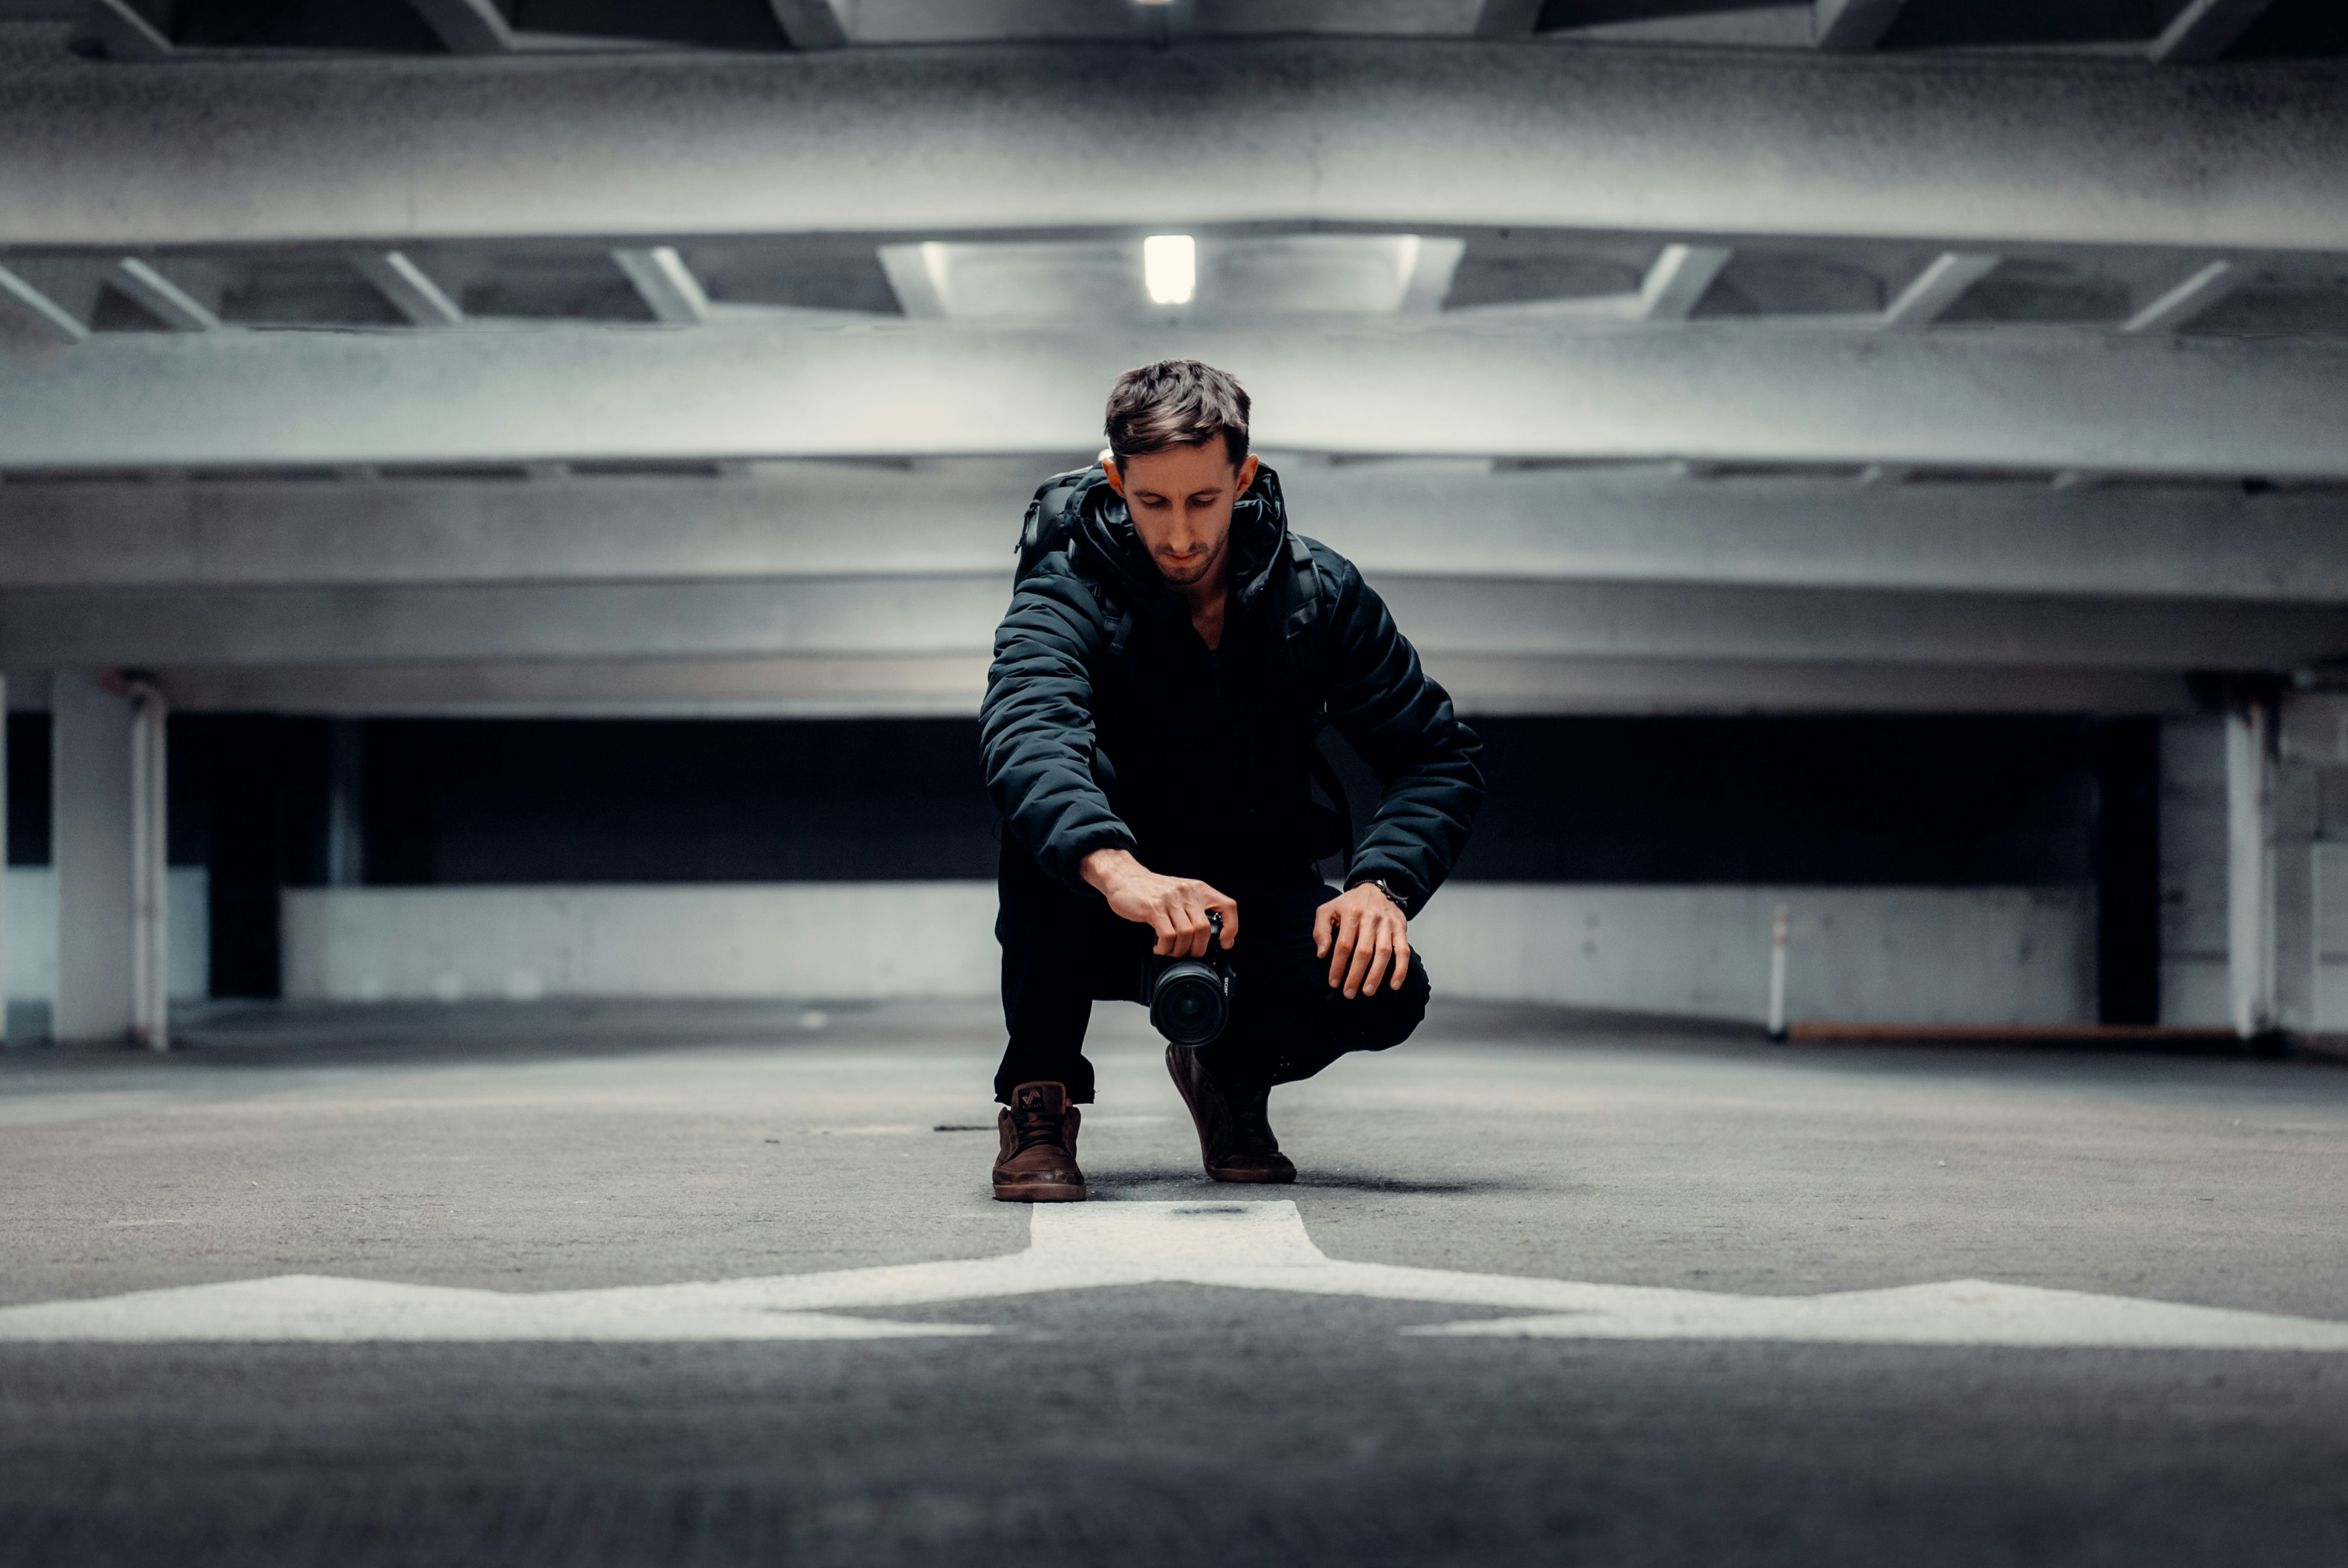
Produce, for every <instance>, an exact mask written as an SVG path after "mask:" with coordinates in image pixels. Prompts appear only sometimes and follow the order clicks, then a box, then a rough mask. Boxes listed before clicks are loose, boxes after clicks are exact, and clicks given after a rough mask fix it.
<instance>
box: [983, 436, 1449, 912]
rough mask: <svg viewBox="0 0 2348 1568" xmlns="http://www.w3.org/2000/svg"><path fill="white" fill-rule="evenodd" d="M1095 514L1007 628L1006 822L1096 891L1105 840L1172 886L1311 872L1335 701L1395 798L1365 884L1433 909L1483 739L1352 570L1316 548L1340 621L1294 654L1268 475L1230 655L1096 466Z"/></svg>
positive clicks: (991, 715)
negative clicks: (1097, 860) (1203, 629)
mask: <svg viewBox="0 0 2348 1568" xmlns="http://www.w3.org/2000/svg"><path fill="white" fill-rule="evenodd" d="M1075 504H1076V506H1077V508H1078V509H1079V515H1078V521H1077V523H1076V536H1075V539H1074V541H1073V542H1072V543H1071V544H1070V546H1069V547H1068V549H1067V550H1066V551H1065V552H1054V553H1052V554H1050V555H1047V556H1045V558H1044V560H1043V561H1042V562H1041V563H1040V564H1038V565H1037V566H1036V568H1035V570H1034V571H1033V572H1032V573H1029V574H1028V576H1027V577H1026V578H1025V580H1024V581H1023V582H1021V583H1020V584H1019V586H1018V588H1017V589H1016V590H1015V591H1014V593H1013V594H1012V596H1011V608H1010V610H1009V611H1008V613H1006V614H1004V617H1003V624H1001V625H1000V626H998V627H997V628H996V629H995V634H994V665H993V666H992V667H991V668H990V669H989V670H988V671H987V676H986V700H985V703H984V706H983V707H982V709H981V710H980V712H981V717H980V729H981V737H982V745H983V749H984V757H985V768H986V786H987V789H988V791H989V792H990V793H991V794H992V795H993V796H994V802H995V805H996V806H997V807H998V808H999V809H1000V810H1002V812H1003V815H1004V820H1005V822H1006V824H1007V830H1008V831H1009V832H1010V833H1011V834H1012V835H1013V837H1014V838H1015V839H1016V840H1017V841H1018V842H1019V843H1021V844H1023V845H1025V847H1026V848H1027V850H1028V851H1031V852H1032V853H1033V854H1034V855H1035V858H1036V860H1037V861H1038V862H1039V863H1040V864H1041V865H1042V866H1043V868H1044V869H1045V872H1048V873H1049V874H1051V875H1052V876H1054V877H1056V879H1058V880H1059V881H1060V882H1064V883H1066V885H1067V886H1068V887H1070V888H1072V889H1075V890H1077V891H1079V892H1089V891H1090V889H1089V887H1088V886H1087V884H1086V882H1085V881H1084V879H1083V878H1082V876H1081V875H1080V874H1079V873H1078V871H1077V867H1078V864H1079V862H1081V861H1083V859H1084V857H1085V856H1086V855H1087V854H1090V853H1091V852H1092V851H1095V850H1097V849H1104V848H1123V849H1128V850H1132V851H1134V852H1135V853H1136V854H1138V855H1139V856H1140V858H1141V860H1142V861H1143V862H1144V863H1145V864H1147V865H1148V866H1149V868H1150V869H1151V870H1153V871H1159V872H1167V873H1168V874H1196V875H1209V874H1211V873H1215V872H1224V873H1226V874H1227V873H1229V872H1231V871H1232V870H1234V869H1244V868H1247V867H1253V866H1261V867H1268V868H1276V869H1278V870H1282V871H1290V870H1301V869H1302V868H1303V865H1304V864H1305V863H1306V862H1308V861H1311V860H1312V859H1313V858H1314V856H1315V853H1316V852H1317V851H1316V846H1315V845H1314V844H1313V839H1314V837H1315V827H1314V821H1313V817H1314V813H1315V808H1314V806H1313V801H1312V786H1311V777H1312V774H1311V768H1310V760H1309V757H1308V748H1309V747H1310V746H1311V744H1312V742H1311V739H1310V737H1309V733H1308V732H1309V729H1310V728H1311V721H1310V719H1309V718H1308V717H1306V716H1307V715H1308V714H1310V713H1312V712H1314V711H1317V710H1319V709H1320V708H1321V707H1322V706H1323V704H1324V703H1325V705H1326V708H1327V714H1328V718H1329V721H1330V723H1332V724H1333V725H1334V726H1335V727H1336V728H1337V730H1338V732H1339V733H1340V734H1342V735H1343V736H1344V738H1346V740H1348V741H1349V742H1351V743H1352V745H1353V747H1354V750H1355V751H1357V752H1359V753H1360V754H1361V757H1362V758H1363V759H1364V760H1365V761H1366V762H1367V763H1368V764H1369V765H1370V767H1371V769H1373V770H1374V771H1375V773H1376V774H1377V777H1378V779H1379V782H1380V783H1381V784H1382V785H1383V786H1384V794H1383V796H1382V798H1381V799H1380V800H1379V802H1378V809H1377V812H1376V815H1375V819H1374V820H1373V821H1372V822H1371V825H1370V826H1369V828H1368V830H1366V831H1365V833H1364V834H1363V836H1362V841H1361V842H1360V843H1359V844H1358V845H1357V846H1356V847H1355V850H1354V856H1353V861H1352V863H1351V866H1350V868H1349V869H1348V871H1347V873H1346V878H1345V880H1346V883H1347V885H1349V886H1350V885H1352V884H1353V883H1355V882H1367V881H1370V880H1372V879H1374V878H1383V879H1385V881H1386V882H1387V883H1388V884H1389V885H1390V886H1392V887H1393V888H1394V889H1395V891H1396V892H1400V893H1403V894H1405V895H1406V897H1407V898H1408V899H1409V900H1410V907H1411V909H1412V910H1413V912H1416V910H1417V909H1418V908H1419V907H1420V906H1421V905H1422V904H1423V903H1424V902H1425V901H1426V897H1427V896H1428V895H1429V894H1431V893H1433V892H1435V890H1436V889H1437V887H1438V886H1440V885H1441V884H1442V882H1443V879H1444V878H1445V877H1446V876H1447V875H1448V874H1449V873H1450V871H1451V867H1452V863H1453V862H1454V861H1456V860H1457V858H1458V855H1459V851H1460V848H1461V846H1463V845H1464V844H1465V843H1466V842H1467V840H1468V827H1469V825H1470V824H1471V823H1472V822H1473V821H1474V820H1475V816H1476V808H1477V805H1478V802H1479V801H1481V800H1482V799H1483V795H1484V779H1483V775H1482V773H1481V772H1480V771H1478V768H1477V765H1476V758H1477V753H1478V750H1479V749H1480V746H1479V743H1478V741H1477V739H1476V736H1475V733H1474V732H1473V731H1472V730H1470V729H1469V728H1468V727H1467V726H1466V725H1464V724H1462V723H1461V722H1460V721H1459V719H1458V717H1457V716H1456V715H1455V714H1454V713H1453V712H1452V710H1451V699H1450V698H1449V697H1448V696H1446V695H1445V693H1444V690H1443V688H1442V687H1441V686H1437V685H1436V683H1435V682H1433V681H1432V680H1429V679H1428V678H1427V676H1426V672H1425V671H1424V670H1422V669H1421V668H1420V667H1419V662H1418V655H1417V654H1416V651H1414V650H1413V649H1412V647H1411V645H1410V644H1409V643H1408V642H1407V641H1406V640H1405V638H1404V637H1403V635H1402V634H1401V633H1400V632H1399V631H1397V630H1396V629H1395V623H1394V617H1393V616H1391V615H1389V614H1387V613H1386V607H1385V604H1384V603H1382V602H1381V601H1380V600H1379V598H1378V596H1377V594H1375V593H1373V592H1371V590H1370V588H1369V586H1368V585H1367V584H1366V583H1364V582H1363V581H1362V575H1361V573H1358V572H1356V571H1355V570H1354V566H1353V563H1352V562H1348V561H1347V560H1345V559H1344V557H1343V556H1341V555H1339V554H1337V553H1336V552H1334V551H1333V550H1330V549H1328V548H1327V547H1326V546H1324V545H1321V544H1318V543H1314V542H1312V541H1310V540H1307V541H1305V543H1306V544H1307V545H1308V546H1309V547H1310V548H1311V551H1312V555H1313V570H1314V571H1315V573H1317V574H1318V577H1319V581H1320V619H1321V625H1320V626H1319V627H1318V628H1317V629H1316V630H1313V631H1308V632H1306V633H1304V634H1303V635H1305V636H1308V637H1317V638H1318V645H1317V649H1316V650H1315V651H1314V656H1313V657H1311V658H1299V657H1296V656H1293V655H1292V653H1291V651H1290V650H1289V649H1288V648H1287V647H1285V646H1283V645H1282V635H1281V619H1282V614H1284V613H1285V607H1286V605H1287V603H1288V601H1289V599H1290V597H1291V596H1292V595H1293V594H1294V593H1296V588H1297V584H1295V583H1292V582H1289V583H1283V582H1282V581H1281V579H1282V578H1284V577H1290V576H1292V574H1293V568H1292V566H1290V565H1289V564H1288V562H1287V559H1286V556H1287V550H1288V518H1287V513H1286V511H1285V509H1284V508H1283V507H1282V504H1281V499H1280V485H1279V481H1278V480H1277V479H1276V478H1274V476H1273V475H1272V470H1271V469H1262V470H1261V471H1260V473H1259V476H1258V478H1257V480H1256V482H1255V483H1254V485H1253V486H1251V488H1250V490H1249V491H1248V493H1247V494H1246V495H1245V496H1244V497H1242V498H1241V500H1240V502H1239V503H1238V505H1237V506H1235V507H1234V508H1233V510H1232V521H1231V583H1232V585H1233V586H1232V594H1231V606H1230V609H1229V611H1228V612H1227V615H1226V620H1225V623H1224V632H1223V638H1222V645H1221V646H1220V649H1217V650H1215V651H1213V652H1210V651H1209V649H1208V647H1207V645H1206V644H1205V643H1204V642H1203V641H1201V640H1200V636H1199V634H1198V633H1197V632H1196V631H1195V630H1194V629H1193V628H1192V627H1191V624H1190V614H1189V606H1188V605H1187V604H1186V603H1185V602H1184V601H1183V599H1182V597H1181V596H1180V594H1179V593H1176V592H1175V591H1173V590H1172V589H1170V588H1169V587H1168V586H1167V585H1166V583H1165V582H1164V580H1163V579H1162V578H1160V577H1159V574H1158V569H1157V568H1156V567H1155V566H1154V565H1152V564H1151V563H1150V561H1149V557H1148V552H1147V551H1145V550H1144V549H1143V547H1142V545H1141V543H1140V542H1139V540H1138V538H1137V537H1136V536H1135V534H1134V531H1133V524H1132V521H1131V520H1130V518H1129V517H1128V514H1127V511H1126V508H1125V502H1124V501H1123V500H1122V499H1120V498H1119V497H1118V496H1117V493H1116V492H1115V491H1114V490H1111V489H1110V488H1109V487H1108V484H1107V481H1106V480H1104V479H1101V478H1100V477H1099V476H1098V473H1097V470H1096V471H1095V473H1094V474H1093V475H1090V476H1087V480H1086V488H1085V489H1084V490H1083V491H1082V493H1081V494H1080V496H1079V498H1078V500H1077V501H1076V503H1075ZM1104 581H1106V582H1107V584H1108V590H1109V591H1108V593H1107V595H1106V596H1105V597H1106V598H1107V600H1108V602H1110V603H1118V602H1120V601H1121V603H1122V604H1123V606H1124V607H1125V608H1126V609H1128V610H1130V611H1131V612H1132V614H1133V627H1132V631H1131V633H1130V634H1129V635H1128V640H1127V645H1126V647H1125V649H1124V652H1123V654H1122V655H1112V654H1111V652H1110V650H1109V648H1108V639H1109V630H1108V625H1107V618H1106V616H1105V615H1104V613H1103V609H1102V598H1103V597H1104V596H1102V595H1097V594H1096V593H1095V592H1094V591H1093V587H1092V584H1095V583H1102V582H1104ZM1300 681H1316V683H1317V685H1318V686H1319V687H1320V689H1319V690H1318V691H1314V692H1303V691H1300V690H1299V689H1298V688H1299V685H1300Z"/></svg>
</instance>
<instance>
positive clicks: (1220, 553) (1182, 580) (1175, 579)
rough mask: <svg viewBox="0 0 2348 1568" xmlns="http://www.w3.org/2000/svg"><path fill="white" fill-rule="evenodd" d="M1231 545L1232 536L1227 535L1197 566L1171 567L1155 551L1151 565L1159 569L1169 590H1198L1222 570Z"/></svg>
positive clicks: (1151, 558) (1151, 556)
mask: <svg viewBox="0 0 2348 1568" xmlns="http://www.w3.org/2000/svg"><path fill="white" fill-rule="evenodd" d="M1230 550H1231V536H1230V535H1229V534H1225V535H1224V536H1223V541H1222V542H1221V543H1220V544H1219V545H1217V546H1216V547H1215V548H1214V549H1213V550H1210V551H1209V552H1207V554H1206V557H1205V558H1204V559H1203V560H1201V561H1200V562H1199V563H1198V564H1197V565H1195V566H1174V565H1170V564H1169V563H1168V562H1167V560H1166V558H1165V557H1164V556H1163V555H1159V554H1158V553H1157V552H1155V551H1153V552H1150V563H1151V564H1152V565H1154V566H1156V567H1157V568H1158V575H1159V576H1160V577H1162V578H1164V579H1165V580H1166V585H1167V586H1168V587H1169V588H1196V587H1197V586H1198V585H1199V584H1200V583H1204V582H1206V581H1208V580H1209V579H1210V577H1211V576H1212V575H1213V574H1214V573H1217V572H1220V571H1221V570H1222V566H1223V557H1224V556H1225V555H1226V554H1227V553H1229V552H1230Z"/></svg>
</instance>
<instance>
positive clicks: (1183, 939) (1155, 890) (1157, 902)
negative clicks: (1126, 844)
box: [1078, 850, 1240, 958]
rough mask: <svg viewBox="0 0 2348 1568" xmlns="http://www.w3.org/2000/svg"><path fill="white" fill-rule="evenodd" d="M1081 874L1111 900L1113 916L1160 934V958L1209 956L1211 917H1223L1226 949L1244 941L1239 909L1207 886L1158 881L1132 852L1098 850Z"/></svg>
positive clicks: (1173, 879)
mask: <svg viewBox="0 0 2348 1568" xmlns="http://www.w3.org/2000/svg"><path fill="white" fill-rule="evenodd" d="M1078 869H1079V870H1080V871H1081V872H1082V873H1083V875H1084V879H1085V881H1086V882H1090V883H1092V884H1093V886H1094V887H1096V888H1098V889H1099V890H1100V894H1101V896H1102V897H1103V898H1105V899H1107V900H1108V907H1109V913H1112V914H1115V915H1116V916H1117V918H1118V919H1120V920H1129V921H1131V922H1133V923H1135V924H1136V925H1146V926H1148V927H1149V929H1150V930H1152V931H1154V932H1156V933H1157V934H1158V945H1157V946H1156V947H1155V948H1153V949H1152V950H1151V951H1153V952H1155V953H1156V954H1158V955H1159V957H1160V958H1198V957H1202V956H1204V955H1205V954H1206V951H1207V942H1208V940H1209V938H1210V935H1211V934H1212V933H1211V932H1210V930H1209V928H1208V925H1207V916H1208V915H1209V914H1210V913H1212V914H1220V915H1221V916H1222V917H1223V945H1224V947H1226V948H1229V947H1230V946H1231V944H1232V943H1234V942H1237V941H1238V940H1239V939H1240V906H1239V905H1238V904H1237V903H1233V902H1232V901H1231V899H1229V898H1226V897H1225V896H1224V895H1223V894H1221V893H1220V892H1216V891H1215V890H1214V889H1213V888H1211V887H1209V886H1208V885H1207V884H1206V883H1205V882H1199V881H1196V880H1194V879H1192V878H1189V877H1162V876H1159V874H1158V873H1157V872H1153V871H1151V870H1150V869H1149V868H1148V866H1145V865H1143V864H1142V863H1141V862H1140V861H1137V860H1135V859H1134V858H1133V854H1132V851H1128V850H1095V851H1093V852H1092V853H1091V854H1088V855H1086V857H1085V858H1084V861H1083V863H1082V865H1081V866H1080V867H1079V868H1078Z"/></svg>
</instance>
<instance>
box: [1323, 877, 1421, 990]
mask: <svg viewBox="0 0 2348 1568" xmlns="http://www.w3.org/2000/svg"><path fill="white" fill-rule="evenodd" d="M1313 954H1315V955H1316V956H1318V957H1322V958H1326V959H1328V960H1329V984H1330V985H1343V986H1344V988H1345V995H1347V996H1354V995H1365V994H1366V995H1372V996H1375V995H1377V994H1378V982H1379V980H1380V979H1381V978H1384V979H1385V984H1386V989H1388V990H1389V991H1391V990H1393V989H1394V988H1395V986H1398V985H1401V984H1402V981H1403V976H1404V975H1407V974H1409V973H1410V920H1409V917H1408V916H1406V915H1405V914H1404V913H1403V912H1402V910H1401V909H1400V908H1399V907H1397V906H1396V904H1395V901H1394V900H1392V899H1390V898H1388V897H1387V896H1386V895H1385V894H1384V893H1382V892H1379V891H1378V890H1377V889H1376V888H1375V887H1372V886H1371V885H1370V884H1369V883H1368V882H1362V883H1360V884H1358V885H1357V886H1354V887H1350V888H1347V889H1346V890H1345V891H1344V892H1342V893H1340V894H1338V895H1337V896H1336V897H1335V898H1333V899H1331V900H1330V901H1329V902H1328V903H1324V904H1323V905H1322V906H1321V907H1320V909H1319V910H1318V911H1317V912H1315V913H1314V914H1313ZM1388 965H1392V966H1393V970H1394V973H1393V974H1392V975H1391V976H1389V975H1387V973H1386V971H1387V966H1388Z"/></svg>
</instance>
